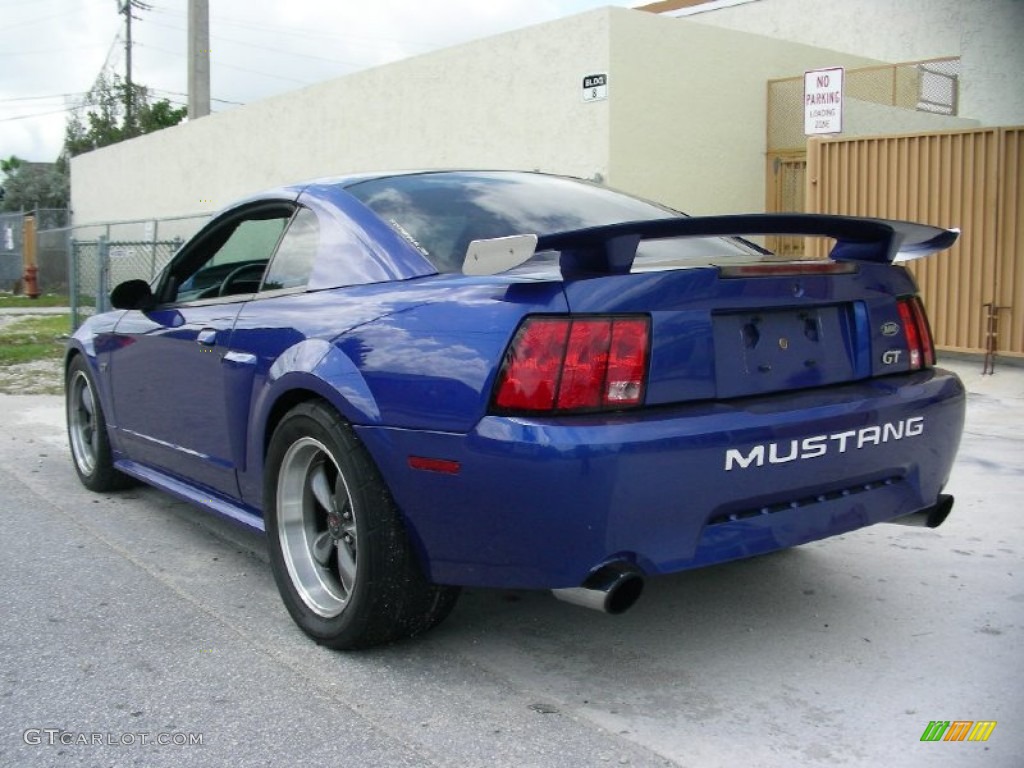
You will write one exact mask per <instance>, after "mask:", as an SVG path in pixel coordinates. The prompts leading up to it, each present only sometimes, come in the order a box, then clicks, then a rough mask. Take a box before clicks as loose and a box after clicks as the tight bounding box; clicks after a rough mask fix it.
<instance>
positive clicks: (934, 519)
mask: <svg viewBox="0 0 1024 768" xmlns="http://www.w3.org/2000/svg"><path fill="white" fill-rule="evenodd" d="M952 511H953V497H952V496H950V495H949V494H946V493H940V494H939V500H938V501H937V502H935V506H933V507H928V508H927V509H922V510H919V511H918V512H911V513H910V514H909V515H903V516H902V517H894V518H893V519H892V520H890V521H889V522H890V523H896V524H897V525H913V526H918V527H924V528H938V527H939V526H940V525H942V524H943V523H944V522H946V518H947V517H949V513H950V512H952Z"/></svg>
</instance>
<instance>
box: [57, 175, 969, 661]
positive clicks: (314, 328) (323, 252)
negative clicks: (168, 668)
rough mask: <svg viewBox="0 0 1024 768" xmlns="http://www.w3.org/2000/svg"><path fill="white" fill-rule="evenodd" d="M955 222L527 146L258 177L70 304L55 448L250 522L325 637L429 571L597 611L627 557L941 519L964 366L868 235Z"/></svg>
mask: <svg viewBox="0 0 1024 768" xmlns="http://www.w3.org/2000/svg"><path fill="white" fill-rule="evenodd" d="M740 235H805V236H816V237H827V238H830V243H831V245H832V248H831V252H830V254H829V258H822V259H819V260H798V261H794V260H791V259H785V258H779V257H777V256H775V255H773V254H772V253H770V252H769V251H767V250H765V249H763V248H761V247H759V246H757V245H755V244H754V243H753V242H751V241H748V240H744V239H741V238H740V237H739V236H740ZM956 236H957V233H956V231H955V230H944V229H937V228H934V227H928V226H924V225H920V224H911V223H907V222H891V221H883V220H878V219H856V218H847V217H838V216H811V215H804V214H767V215H749V216H717V217H693V218H691V217H686V216H683V215H681V214H679V213H677V212H675V211H672V210H668V209H666V208H663V207H661V206H658V205H655V204H652V203H649V202H646V201H643V200H639V199H636V198H633V197H630V196H627V195H624V194H621V193H618V192H614V191H611V190H609V189H607V188H604V187H600V186H596V185H593V184H589V183H586V182H581V181H577V180H572V179H567V178H562V177H556V176H548V175H543V174H536V173H513V172H465V171H458V172H456V171H450V172H419V173H400V174H376V175H358V176H349V177H345V178H338V179H330V180H325V181H314V182H311V183H309V184H302V185H296V186H291V187H284V188H280V189H275V190H271V191H269V192H265V193H263V194H260V195H257V196H255V197H252V198H250V199H247V200H244V201H242V202H240V203H238V204H236V205H234V206H232V207H230V208H228V209H227V210H225V211H224V212H222V213H220V214H219V215H217V216H215V217H214V218H213V219H212V220H211V221H210V223H209V224H207V225H206V227H204V228H203V229H202V231H200V232H199V233H198V234H197V235H196V236H195V237H194V238H192V240H191V241H189V242H188V243H186V244H185V246H184V247H183V248H181V250H180V251H179V252H178V253H177V254H176V255H175V257H174V258H173V260H172V261H171V262H170V263H169V264H168V265H167V267H166V268H165V269H164V270H163V272H162V273H161V274H160V276H159V277H158V278H157V279H156V280H155V281H154V283H153V284H152V285H150V284H147V283H145V282H143V281H140V280H132V281H128V282H126V283H123V284H121V285H119V286H118V287H117V288H116V289H115V290H114V292H113V293H112V295H111V303H112V305H113V306H114V307H116V310H115V311H112V312H108V313H105V314H101V315H98V316H95V317H93V318H91V319H90V320H89V321H88V322H86V323H85V324H84V325H83V326H82V327H81V328H80V329H79V330H78V332H77V333H76V334H75V335H74V338H73V339H72V340H71V342H70V345H69V347H68V351H67V360H66V370H67V379H66V381H67V418H68V434H69V438H70V443H71V449H72V454H73V457H74V465H75V468H76V470H77V472H78V474H79V476H80V477H81V480H82V482H83V483H84V484H85V485H86V487H88V488H90V489H92V490H94V491H107V490H112V489H115V488H118V487H120V486H123V485H124V484H125V483H127V482H130V481H131V480H132V479H136V480H142V481H144V482H146V483H149V484H151V485H154V486H156V487H157V488H161V489H163V490H165V491H168V492H170V493H172V494H175V495H176V496H179V497H181V498H183V499H187V500H189V501H191V502H194V503H195V504H198V505H200V506H202V507H205V508H207V509H210V510H211V511H214V512H217V513H220V514H222V515H226V516H228V517H231V518H234V519H235V520H238V521H241V522H243V523H246V524H248V525H250V526H253V527H255V528H258V529H260V530H264V529H265V530H266V532H267V534H268V538H269V548H270V555H271V562H272V565H273V571H274V576H275V578H276V580H277V584H278V587H279V588H280V591H281V595H282V598H283V600H284V603H285V605H286V606H287V608H288V611H289V612H290V613H291V615H292V617H293V618H294V620H295V621H296V623H297V624H298V625H299V626H300V627H301V628H302V629H303V630H304V631H305V632H306V633H308V634H309V635H310V636H311V637H312V638H313V639H315V640H316V641H317V642H318V643H322V644H324V645H328V646H331V647H334V648H358V647H366V646H370V645H375V644H380V643H386V642H390V641H393V640H396V639H399V638H402V637H408V636H411V635H415V634H417V633H420V632H423V631H425V630H427V629H429V628H430V627H432V626H434V625H435V624H437V623H438V622H440V621H441V620H442V619H443V618H444V617H445V616H446V615H447V614H448V613H449V612H450V611H451V609H452V606H453V605H454V603H455V600H456V597H457V596H458V589H459V587H460V586H463V585H474V586H483V587H514V588H527V589H551V590H554V592H555V594H556V596H558V597H560V598H562V599H564V600H567V601H569V602H574V603H578V604H582V605H586V606H590V607H594V608H599V609H603V610H605V611H608V612H611V613H618V612H621V611H623V610H625V609H626V608H628V607H629V606H630V605H631V604H632V603H633V601H634V600H635V599H636V598H637V597H638V595H639V593H640V591H641V589H642V588H643V580H644V578H645V577H648V576H655V575H658V574H664V573H672V572H675V571H680V570H684V569H688V568H695V567H699V566H703V565H709V564H712V563H720V562H723V561H727V560H732V559H735V558H742V557H749V556H752V555H758V554H761V553H765V552H770V551H772V550H777V549H780V548H783V547H790V546H794V545H797V544H801V543H804V542H808V541H813V540H816V539H821V538H824V537H827V536H833V535H836V534H840V533H844V532H847V531H851V530H854V529H856V528H860V527H862V526H866V525H870V524H872V523H877V522H883V521H894V522H909V523H915V524H922V525H928V526H933V527H934V526H936V525H938V524H939V523H941V522H942V520H943V519H944V518H945V517H946V515H947V514H948V513H949V511H950V508H951V506H952V498H951V497H950V496H947V495H944V494H943V493H942V490H943V486H944V484H945V483H946V481H947V478H948V477H949V473H950V468H951V466H952V464H953V458H954V455H955V453H956V450H957V445H958V443H959V440H960V434H961V430H962V427H963V419H964V391H963V388H962V386H961V383H960V381H959V380H958V379H957V378H956V376H954V375H953V374H951V373H949V372H947V371H944V370H941V369H938V368H935V367H934V364H935V354H934V348H933V344H932V337H931V333H930V330H929V326H928V320H927V318H926V316H925V312H924V308H923V306H922V304H921V301H920V299H919V298H918V297H917V291H916V287H915V285H914V282H913V280H912V278H911V277H910V276H909V274H908V273H907V271H906V270H905V269H904V268H903V267H902V266H900V265H899V264H898V263H897V262H899V261H902V260H905V259H908V258H917V257H920V256H924V255H927V254H929V253H932V252H934V251H938V250H942V249H944V248H948V247H949V246H950V245H952V243H953V241H954V240H955V239H956Z"/></svg>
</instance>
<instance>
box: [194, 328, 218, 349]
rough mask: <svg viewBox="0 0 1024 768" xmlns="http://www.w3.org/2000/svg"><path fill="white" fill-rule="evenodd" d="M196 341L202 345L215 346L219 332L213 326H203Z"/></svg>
mask: <svg viewBox="0 0 1024 768" xmlns="http://www.w3.org/2000/svg"><path fill="white" fill-rule="evenodd" d="M196 343H197V344H198V345H199V346H200V347H213V346H215V345H216V344H217V332H216V331H215V330H213V328H203V330H201V331H200V332H199V334H198V335H197V336H196Z"/></svg>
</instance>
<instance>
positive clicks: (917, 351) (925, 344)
mask: <svg viewBox="0 0 1024 768" xmlns="http://www.w3.org/2000/svg"><path fill="white" fill-rule="evenodd" d="M896 308H897V309H898V310H899V313H900V323H901V325H902V326H903V338H904V340H905V341H906V342H907V352H908V355H909V357H910V370H912V371H916V370H917V369H918V368H930V367H931V366H933V365H935V345H934V343H933V342H932V331H931V328H930V327H929V326H928V316H927V315H926V314H925V311H924V305H923V304H922V303H921V299H920V298H918V297H917V296H909V297H907V298H905V299H900V300H899V301H898V302H897V304H896Z"/></svg>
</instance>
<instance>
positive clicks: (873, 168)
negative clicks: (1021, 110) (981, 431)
mask: <svg viewBox="0 0 1024 768" xmlns="http://www.w3.org/2000/svg"><path fill="white" fill-rule="evenodd" d="M1022 171H1024V127H1014V128H987V129H976V130H968V131H944V132H938V133H927V134H914V135H907V136H888V137H872V138H854V139H811V140H809V141H808V146H807V186H806V192H805V194H806V200H805V203H806V210H807V211H808V212H811V213H837V214H846V215H851V216H874V217H879V218H890V219H908V220H912V221H921V222H924V223H926V224H934V225H937V226H942V227H959V228H960V230H961V232H962V234H961V236H960V239H959V241H958V242H957V244H956V245H955V246H954V247H953V248H952V249H951V250H950V251H949V252H947V253H943V254H940V255H938V256H935V257H932V258H928V259H922V260H920V261H916V262H911V263H910V264H909V267H910V270H911V272H912V273H913V274H914V276H915V277H916V278H917V281H918V284H919V285H920V287H921V293H922V295H923V297H924V299H925V302H926V303H927V305H928V307H929V313H930V315H931V319H932V323H933V331H934V333H935V340H936V344H937V345H938V346H939V347H941V348H942V349H945V350H950V351H962V352H987V353H998V354H1002V355H1012V356H1024V315H1022V312H1024V264H1022V263H1021V260H1022V259H1024V227H1022V225H1021V223H1020V222H1021V219H1022V218H1024V188H1022V182H1021V178H1022V176H1024V174H1022Z"/></svg>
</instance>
